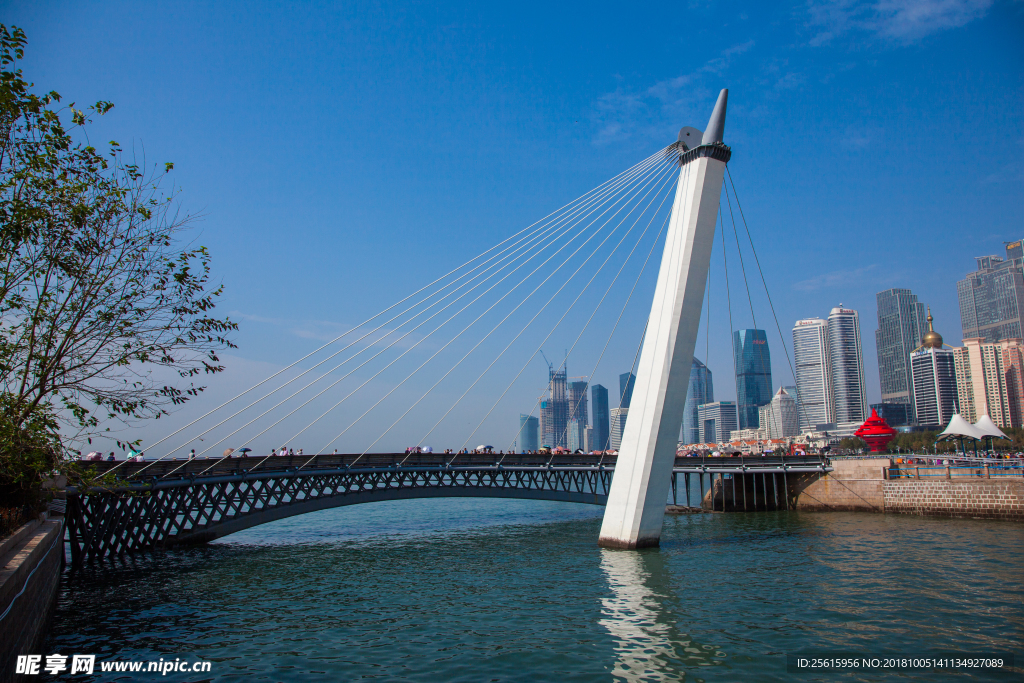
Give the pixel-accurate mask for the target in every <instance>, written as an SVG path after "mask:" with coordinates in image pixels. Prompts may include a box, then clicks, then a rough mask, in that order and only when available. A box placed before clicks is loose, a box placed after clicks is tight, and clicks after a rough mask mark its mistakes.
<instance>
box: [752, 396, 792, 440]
mask: <svg viewBox="0 0 1024 683" xmlns="http://www.w3.org/2000/svg"><path fill="white" fill-rule="evenodd" d="M762 411H763V412H762V413H761V417H762V422H761V431H764V432H766V435H767V438H769V439H784V438H786V437H787V436H796V435H797V434H799V433H800V422H799V420H798V419H797V411H796V401H795V400H794V399H793V397H792V396H790V395H789V392H787V391H786V390H785V389H784V388H782V387H780V388H779V390H778V391H777V392H775V396H773V397H772V402H771V403H769V404H768V405H766V406H763V407H762Z"/></svg>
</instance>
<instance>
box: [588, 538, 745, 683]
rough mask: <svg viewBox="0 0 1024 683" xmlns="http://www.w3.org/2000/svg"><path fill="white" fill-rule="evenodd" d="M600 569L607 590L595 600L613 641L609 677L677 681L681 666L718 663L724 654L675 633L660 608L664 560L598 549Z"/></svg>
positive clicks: (655, 554) (664, 595) (652, 553)
mask: <svg viewBox="0 0 1024 683" xmlns="http://www.w3.org/2000/svg"><path fill="white" fill-rule="evenodd" d="M601 569H602V570H603V571H604V574H605V577H606V578H607V580H608V587H609V588H610V589H611V591H612V594H611V595H610V596H609V597H606V598H604V599H602V600H601V607H602V618H601V619H600V621H598V623H599V624H600V625H601V626H603V627H604V628H606V629H608V632H609V633H610V634H611V635H612V637H613V638H614V639H615V653H616V661H615V665H614V667H613V668H612V675H613V676H614V677H615V678H618V679H622V680H625V681H677V680H681V679H682V678H683V677H684V673H685V671H686V669H690V668H696V667H701V666H710V665H712V664H720V663H721V662H722V660H723V658H724V657H725V653H724V652H721V651H720V650H717V649H716V648H714V647H713V646H711V645H700V644H698V643H696V642H694V641H693V639H691V638H690V637H689V636H687V635H686V634H683V633H680V632H679V629H678V628H677V627H676V625H675V622H674V619H673V618H672V615H671V614H670V613H669V611H668V610H667V609H666V608H665V605H666V603H669V602H670V601H671V600H670V597H669V595H668V594H667V588H668V582H667V581H666V580H665V579H666V575H665V564H664V558H663V557H662V555H661V554H660V552H658V551H657V550H652V551H639V552H634V551H622V550H608V549H602V551H601Z"/></svg>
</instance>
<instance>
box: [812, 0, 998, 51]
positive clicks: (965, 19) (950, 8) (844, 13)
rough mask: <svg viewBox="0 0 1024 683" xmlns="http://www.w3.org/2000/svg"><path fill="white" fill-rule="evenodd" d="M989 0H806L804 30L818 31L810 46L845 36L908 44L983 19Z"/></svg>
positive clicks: (989, 5) (990, 1) (990, 3)
mask: <svg viewBox="0 0 1024 683" xmlns="http://www.w3.org/2000/svg"><path fill="white" fill-rule="evenodd" d="M992 3H993V0H874V1H873V2H857V0H809V2H808V3H807V15H808V21H807V23H808V26H810V27H811V28H813V29H815V30H817V31H818V33H817V34H815V35H814V37H813V38H811V41H810V42H811V45H823V44H825V43H828V42H831V41H832V39H834V38H836V37H838V36H840V35H843V34H845V33H849V32H866V33H869V34H873V35H874V37H876V38H878V39H881V40H886V41H891V42H896V43H902V44H907V43H912V42H914V41H917V40H920V39H922V38H924V37H926V36H929V35H931V34H933V33H939V32H941V31H945V30H948V29H952V28H958V27H960V26H964V25H965V24H968V23H970V22H972V21H974V20H975V19H979V18H981V17H983V16H984V15H985V13H986V12H987V11H988V9H989V7H991V6H992Z"/></svg>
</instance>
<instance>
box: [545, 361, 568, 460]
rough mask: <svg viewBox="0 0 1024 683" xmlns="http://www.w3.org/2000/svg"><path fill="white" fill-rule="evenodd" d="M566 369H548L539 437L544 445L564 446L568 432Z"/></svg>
mask: <svg viewBox="0 0 1024 683" xmlns="http://www.w3.org/2000/svg"><path fill="white" fill-rule="evenodd" d="M565 373H566V370H565V369H564V368H563V369H561V370H555V369H554V368H550V369H549V370H548V396H547V400H546V401H543V402H542V403H541V408H540V410H541V419H540V424H541V439H543V441H544V443H543V444H542V445H544V446H550V447H551V448H557V447H559V446H561V447H562V448H565V447H566V446H567V445H568V443H569V439H568V434H569V400H568V395H567V387H566V377H565Z"/></svg>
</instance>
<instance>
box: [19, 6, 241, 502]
mask: <svg viewBox="0 0 1024 683" xmlns="http://www.w3.org/2000/svg"><path fill="white" fill-rule="evenodd" d="M25 44H26V38H25V34H24V32H23V31H22V30H21V29H19V28H17V27H12V28H11V29H8V28H7V27H6V26H0V259H2V270H0V395H2V400H0V411H2V430H3V438H4V439H5V440H4V442H3V444H2V446H3V448H4V456H3V457H4V458H5V463H6V462H7V460H6V459H7V458H8V457H10V458H12V460H11V461H10V462H11V463H13V462H14V461H15V460H18V461H19V462H21V463H22V464H23V465H24V466H25V467H27V468H28V470H36V471H42V470H39V468H40V467H44V463H49V464H46V466H49V467H50V468H51V469H52V462H51V461H50V460H47V458H49V457H51V456H46V457H43V455H42V454H43V453H44V452H45V453H50V452H51V451H52V453H53V454H54V455H55V454H57V453H59V452H60V451H61V449H62V448H65V449H66V448H70V446H71V445H75V444H83V443H84V442H85V441H86V440H88V439H89V438H90V437H91V436H94V435H95V433H96V432H97V429H98V427H99V425H100V422H101V420H103V419H113V420H120V421H122V422H126V423H127V422H130V421H132V420H134V419H142V418H158V417H160V415H163V414H166V412H167V409H168V408H169V407H171V406H174V405H177V404H181V403H183V402H185V401H187V400H189V399H190V398H192V397H194V396H196V395H198V394H199V393H200V392H201V391H203V389H204V387H202V386H197V385H196V383H195V382H196V379H197V376H201V375H207V374H215V373H218V372H221V371H222V370H223V369H224V368H223V366H222V365H221V364H220V361H219V358H218V357H217V351H218V350H220V349H223V348H233V347H234V344H233V343H232V342H231V341H230V339H229V338H228V334H229V333H230V332H231V331H232V330H235V329H237V325H236V324H235V323H233V322H231V321H230V320H229V319H227V318H223V319H221V318H217V317H215V316H214V315H213V308H214V307H215V304H216V300H217V298H218V297H219V296H220V295H221V293H222V287H221V286H212V285H211V283H210V255H209V252H208V251H207V249H206V248H205V247H202V246H195V247H194V246H189V247H187V248H184V249H182V248H181V247H180V246H179V243H178V240H179V236H180V234H181V232H182V231H183V230H184V229H186V227H188V226H189V225H190V224H191V222H192V221H193V220H194V216H192V215H188V214H182V213H180V211H179V209H178V207H177V204H176V203H175V201H174V196H173V193H168V192H165V191H164V190H162V188H161V182H162V181H163V180H164V178H165V177H166V174H167V173H169V172H170V170H171V169H172V167H173V166H172V165H171V164H165V165H164V166H163V168H162V169H159V170H157V169H153V170H151V171H147V170H145V167H144V164H140V163H138V162H136V160H134V159H132V158H129V157H128V155H127V154H126V153H125V152H124V150H122V148H121V147H120V145H118V143H117V142H113V141H112V142H110V143H109V145H108V148H107V149H106V150H105V151H102V152H101V151H100V150H97V149H96V148H95V147H94V146H92V145H91V144H89V142H88V136H87V135H86V134H85V129H86V127H87V126H88V125H89V124H90V123H91V122H92V117H94V116H99V115H103V114H106V113H107V112H109V111H110V110H111V109H112V108H113V105H112V104H111V103H109V102H104V101H100V102H97V103H96V104H94V105H92V106H91V107H88V108H86V109H84V110H82V109H77V108H76V107H75V105H74V104H71V105H69V106H67V107H62V106H61V105H60V95H59V94H58V93H56V92H52V91H51V92H48V93H46V94H44V95H37V94H34V93H33V92H31V84H30V83H28V82H26V81H25V80H24V78H23V76H22V73H21V70H20V69H18V68H17V61H18V60H19V59H21V58H22V57H23V54H24V47H25ZM158 368H168V369H171V370H172V371H174V372H176V373H177V374H178V376H180V377H181V378H182V379H183V380H185V384H184V386H176V385H174V384H172V383H166V382H161V381H158V380H156V379H154V370H155V369H158ZM62 427H63V428H64V430H63V431H64V432H65V434H66V438H67V439H68V442H66V443H65V442H62V441H61V439H60V438H59V437H58V436H57V435H58V434H59V433H60V432H61V431H62V429H61V428H62ZM68 429H71V431H72V432H74V433H73V434H71V435H70V436H67V430H68ZM19 434H20V435H19ZM43 435H48V436H46V438H43ZM8 439H9V440H8ZM19 444H20V445H19ZM8 447H10V450H9V451H8ZM47 449H49V450H47ZM5 468H7V465H5ZM18 471H20V470H18V468H17V467H15V466H13V465H11V466H10V467H9V468H7V469H3V470H2V471H0V476H2V477H3V478H4V481H5V482H7V481H9V482H12V483H13V482H14V481H16V480H17V481H20V479H18V477H20V476H22V475H20V474H18Z"/></svg>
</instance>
